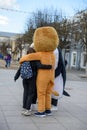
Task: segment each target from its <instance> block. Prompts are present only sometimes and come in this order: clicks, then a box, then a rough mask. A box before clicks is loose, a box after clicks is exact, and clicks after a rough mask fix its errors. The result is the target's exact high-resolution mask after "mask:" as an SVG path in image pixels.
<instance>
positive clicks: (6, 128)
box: [0, 68, 87, 130]
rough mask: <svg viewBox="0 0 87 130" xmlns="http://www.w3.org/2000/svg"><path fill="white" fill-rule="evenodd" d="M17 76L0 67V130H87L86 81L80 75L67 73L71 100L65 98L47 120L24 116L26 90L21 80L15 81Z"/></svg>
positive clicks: (13, 72) (9, 70) (67, 87)
mask: <svg viewBox="0 0 87 130" xmlns="http://www.w3.org/2000/svg"><path fill="white" fill-rule="evenodd" d="M15 73H16V70H15V69H3V68H0V130H87V79H85V81H84V79H80V77H79V74H80V73H79V74H76V73H74V72H67V82H66V90H67V91H68V92H69V94H70V95H71V97H65V96H63V98H62V99H60V100H59V104H58V111H57V112H53V116H46V117H44V118H39V117H35V116H34V115H33V114H32V116H30V117H29V116H28V117H24V116H22V115H21V110H22V93H23V87H22V82H21V78H20V79H19V80H17V81H16V82H14V80H13V78H14V75H15ZM77 79H78V80H77Z"/></svg>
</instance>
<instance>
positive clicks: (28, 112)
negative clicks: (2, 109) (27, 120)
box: [23, 110, 31, 116]
mask: <svg viewBox="0 0 87 130" xmlns="http://www.w3.org/2000/svg"><path fill="white" fill-rule="evenodd" d="M23 115H24V116H30V115H31V110H26V111H24V113H23Z"/></svg>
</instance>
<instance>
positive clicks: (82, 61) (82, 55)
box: [81, 52, 86, 68]
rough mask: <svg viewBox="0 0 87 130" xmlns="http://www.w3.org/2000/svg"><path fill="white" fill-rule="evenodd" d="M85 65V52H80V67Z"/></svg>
mask: <svg viewBox="0 0 87 130" xmlns="http://www.w3.org/2000/svg"><path fill="white" fill-rule="evenodd" d="M85 67H86V52H83V53H82V54H81V68H85Z"/></svg>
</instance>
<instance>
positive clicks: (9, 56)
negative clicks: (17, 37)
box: [4, 54, 11, 68]
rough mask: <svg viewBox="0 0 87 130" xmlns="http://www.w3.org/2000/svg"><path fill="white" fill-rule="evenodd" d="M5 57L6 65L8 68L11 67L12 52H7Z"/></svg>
mask: <svg viewBox="0 0 87 130" xmlns="http://www.w3.org/2000/svg"><path fill="white" fill-rule="evenodd" d="M4 59H5V61H6V65H5V67H6V68H8V67H10V64H11V55H10V54H7V55H6V56H5V58H4Z"/></svg>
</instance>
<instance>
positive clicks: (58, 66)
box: [51, 47, 70, 110]
mask: <svg viewBox="0 0 87 130" xmlns="http://www.w3.org/2000/svg"><path fill="white" fill-rule="evenodd" d="M54 54H55V57H56V61H55V62H56V63H55V81H54V88H53V89H54V90H55V91H56V92H58V93H59V96H55V95H53V94H52V103H51V104H52V108H51V110H57V109H58V108H57V105H58V100H59V99H60V98H62V96H63V95H65V96H70V95H69V94H68V92H66V91H65V90H64V89H65V83H66V68H65V64H64V61H63V57H62V52H61V49H60V48H59V47H58V48H56V49H55V51H54Z"/></svg>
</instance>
